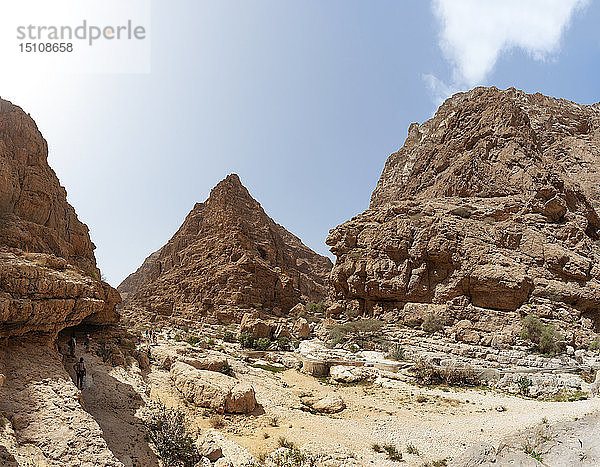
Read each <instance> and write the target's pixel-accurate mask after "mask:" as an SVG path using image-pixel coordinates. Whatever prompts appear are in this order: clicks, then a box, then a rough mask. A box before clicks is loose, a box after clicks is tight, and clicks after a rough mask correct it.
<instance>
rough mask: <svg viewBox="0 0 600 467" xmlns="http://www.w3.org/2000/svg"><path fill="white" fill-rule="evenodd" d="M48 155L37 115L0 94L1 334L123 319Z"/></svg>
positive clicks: (85, 230)
mask: <svg viewBox="0 0 600 467" xmlns="http://www.w3.org/2000/svg"><path fill="white" fill-rule="evenodd" d="M47 157H48V144H47V143H46V141H45V140H44V138H43V137H42V135H41V133H40V132H39V130H38V129H37V126H36V124H35V122H34V121H33V120H32V119H31V117H30V116H29V115H27V114H26V113H25V112H23V110H22V109H21V108H19V107H17V106H15V105H13V104H11V103H10V102H7V101H5V100H2V99H0V337H8V336H16V335H23V334H26V333H30V332H34V333H36V334H43V335H48V336H51V337H52V336H55V335H56V334H57V333H58V331H60V330H61V329H63V328H65V327H68V326H73V325H76V324H79V323H80V322H82V321H83V320H86V321H87V322H91V323H96V324H106V323H112V322H115V321H116V320H117V319H118V315H117V314H116V312H115V305H116V304H117V302H119V301H120V297H119V294H118V293H117V291H116V290H114V289H113V288H112V287H110V286H109V285H108V284H106V283H105V282H102V281H101V280H100V271H99V270H98V268H97V267H96V260H95V257H94V248H95V246H94V244H93V243H92V241H91V240H90V236H89V232H88V228H87V226H86V225H85V224H83V223H82V222H80V221H79V219H78V218H77V215H76V214H75V210H74V209H73V207H72V206H71V205H70V204H69V203H68V202H67V194H66V191H65V189H64V188H63V187H62V186H60V183H59V181H58V178H57V177H56V174H55V173H54V171H53V170H52V169H51V168H50V166H49V165H48V162H47Z"/></svg>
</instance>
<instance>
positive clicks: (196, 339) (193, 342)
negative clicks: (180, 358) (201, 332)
mask: <svg viewBox="0 0 600 467" xmlns="http://www.w3.org/2000/svg"><path fill="white" fill-rule="evenodd" d="M200 340H201V339H200V338H199V337H198V336H189V337H188V338H187V339H186V340H185V341H186V342H187V343H188V344H190V345H193V346H195V345H198V344H199V343H200Z"/></svg>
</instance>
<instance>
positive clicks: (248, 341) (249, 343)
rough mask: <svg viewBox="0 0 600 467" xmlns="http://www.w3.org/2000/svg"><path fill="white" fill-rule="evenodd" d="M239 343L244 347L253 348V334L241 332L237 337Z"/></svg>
mask: <svg viewBox="0 0 600 467" xmlns="http://www.w3.org/2000/svg"><path fill="white" fill-rule="evenodd" d="M238 340H239V342H240V344H242V347H243V348H245V349H253V348H254V336H253V335H252V334H250V333H249V332H242V333H241V334H240V337H238Z"/></svg>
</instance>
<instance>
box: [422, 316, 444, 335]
mask: <svg viewBox="0 0 600 467" xmlns="http://www.w3.org/2000/svg"><path fill="white" fill-rule="evenodd" d="M445 324H446V323H445V320H444V317H443V316H441V315H439V314H437V313H427V314H426V315H425V318H423V324H422V325H421V328H422V329H423V331H425V332H426V333H428V334H433V333H434V332H438V331H441V330H442V329H444V326H445Z"/></svg>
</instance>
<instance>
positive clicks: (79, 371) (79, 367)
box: [73, 357, 85, 389]
mask: <svg viewBox="0 0 600 467" xmlns="http://www.w3.org/2000/svg"><path fill="white" fill-rule="evenodd" d="M73 369H74V370H75V374H76V375H77V383H76V384H77V387H78V388H79V389H83V379H84V378H85V365H84V364H83V357H81V358H80V359H79V361H78V362H77V363H76V364H75V365H73Z"/></svg>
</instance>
